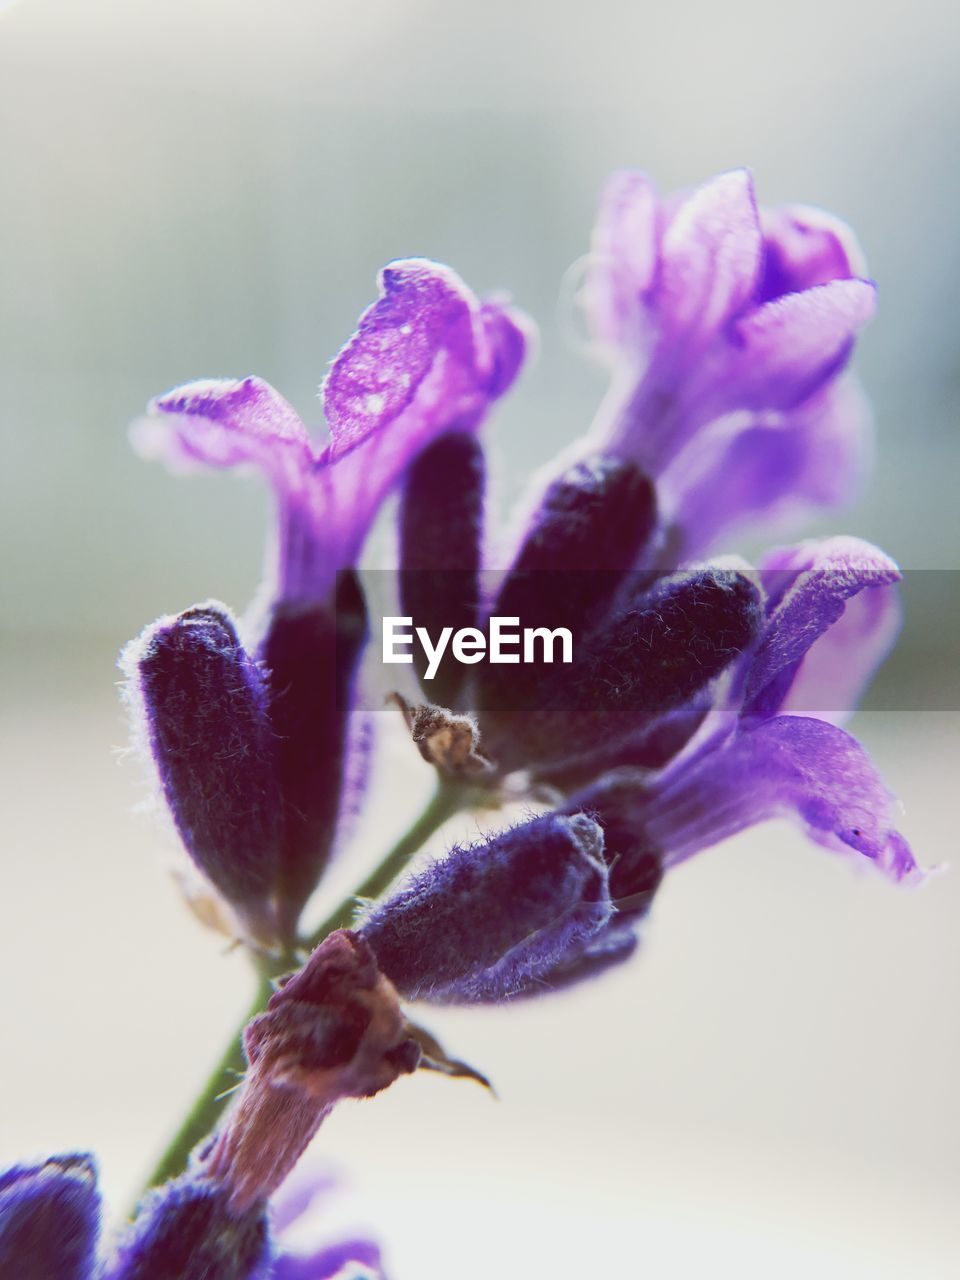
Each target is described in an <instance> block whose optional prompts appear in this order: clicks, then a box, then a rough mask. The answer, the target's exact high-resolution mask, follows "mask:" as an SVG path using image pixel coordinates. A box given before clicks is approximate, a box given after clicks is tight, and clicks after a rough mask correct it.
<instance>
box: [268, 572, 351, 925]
mask: <svg viewBox="0 0 960 1280" xmlns="http://www.w3.org/2000/svg"><path fill="white" fill-rule="evenodd" d="M366 637H367V618H366V605H365V602H364V598H363V592H362V590H361V588H360V584H359V581H358V579H357V576H356V574H355V573H354V572H352V571H349V572H344V573H341V574H339V575H338V577H337V590H336V600H335V608H333V609H330V608H328V607H325V606H324V607H305V606H301V605H286V604H280V605H278V606H276V608H275V609H274V611H273V614H272V616H271V618H270V621H269V624H268V626H267V629H266V634H265V636H264V639H263V641H262V643H261V645H260V647H259V649H258V656H259V658H260V661H261V662H262V664H263V666H264V667H265V668H266V670H267V672H268V673H269V674H268V685H269V694H268V697H269V704H268V705H269V716H270V726H271V730H272V732H273V735H274V741H275V751H276V761H277V764H276V768H277V777H278V780H279V791H280V802H281V805H282V813H281V815H280V817H279V825H280V835H279V867H278V873H277V897H278V900H279V910H280V913H281V919H282V920H283V921H284V923H285V929H284V932H285V933H287V934H290V933H292V931H293V928H294V926H295V924H296V921H297V918H298V917H299V915H300V912H301V910H302V908H303V905H304V903H305V902H306V900H307V899H308V898H309V897H310V895H311V893H313V891H314V889H315V888H316V887H317V883H318V881H319V880H320V877H321V875H322V874H323V871H324V868H325V867H326V865H327V862H328V860H329V858H330V854H331V852H332V849H333V842H334V837H335V834H336V826H337V817H338V814H339V810H340V803H341V793H342V788H343V780H344V765H345V760H346V749H347V721H348V717H349V712H350V703H351V690H352V685H353V678H354V674H355V671H356V666H357V660H358V658H359V655H360V652H361V650H362V648H363V645H364V642H365V641H366Z"/></svg>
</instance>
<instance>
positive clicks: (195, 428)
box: [131, 377, 312, 480]
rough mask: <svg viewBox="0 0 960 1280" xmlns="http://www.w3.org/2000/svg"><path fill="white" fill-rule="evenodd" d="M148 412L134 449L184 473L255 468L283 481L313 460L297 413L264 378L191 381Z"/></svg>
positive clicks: (152, 404)
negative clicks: (251, 465) (206, 468)
mask: <svg viewBox="0 0 960 1280" xmlns="http://www.w3.org/2000/svg"><path fill="white" fill-rule="evenodd" d="M147 413H148V415H149V416H148V417H146V418H143V419H141V420H140V421H139V422H136V423H135V424H134V426H133V429H132V433H131V434H132V438H133V443H134V446H135V447H136V449H137V450H138V452H140V453H141V454H142V455H143V456H145V457H149V458H159V459H160V460H162V461H164V462H166V463H167V464H168V465H170V466H172V467H174V468H175V469H178V470H193V469H195V468H197V467H201V466H209V467H233V466H238V465H241V464H244V463H254V464H256V465H258V466H261V467H263V468H264V470H266V471H267V472H268V473H269V474H270V475H272V476H273V477H274V478H275V479H276V480H280V479H281V478H282V477H283V476H285V475H289V474H290V472H291V470H296V469H298V468H301V467H303V466H306V465H307V463H308V461H309V459H310V457H311V456H312V450H311V446H310V438H309V436H308V435H307V431H306V428H305V427H304V425H303V423H302V422H301V421H300V418H299V417H298V416H297V413H296V411H295V410H294V409H293V407H292V406H291V405H290V404H288V402H287V401H286V400H284V398H283V396H281V395H280V393H279V392H278V391H275V390H274V388H273V387H271V386H270V384H269V383H268V382H264V381H263V379H262V378H252V377H251V378H244V379H242V380H240V381H233V380H230V379H227V378H223V379H214V378H211V379H204V380H201V381H198V382H188V383H187V384H186V385H185V386H182V387H176V388H175V389H174V390H173V391H168V392H167V393H166V394H165V395H162V396H158V397H157V398H156V399H155V400H152V401H151V402H150V404H149V405H148V406H147Z"/></svg>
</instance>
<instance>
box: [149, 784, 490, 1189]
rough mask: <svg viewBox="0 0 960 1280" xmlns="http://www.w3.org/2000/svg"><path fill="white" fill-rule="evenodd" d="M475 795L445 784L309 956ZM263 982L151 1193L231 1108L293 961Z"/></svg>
mask: <svg viewBox="0 0 960 1280" xmlns="http://www.w3.org/2000/svg"><path fill="white" fill-rule="evenodd" d="M471 798H472V797H471V791H470V790H469V789H468V788H465V787H464V786H462V785H461V784H458V783H453V782H449V781H444V780H442V779H441V781H440V783H439V784H438V786H437V790H436V791H435V793H434V795H433V798H432V800H431V801H430V803H429V804H428V805H427V807H426V808H425V809H424V811H423V813H422V814H421V815H420V817H419V818H418V819H417V821H416V822H415V823H414V824H413V826H412V827H411V828H410V830H409V831H407V832H406V834H405V835H403V836H401V838H400V840H398V842H397V843H396V844H395V845H394V847H393V848H392V849H391V850H390V852H389V853H388V854H387V856H386V857H385V858H384V859H383V861H382V862H381V863H379V864H378V866H377V867H376V868H375V869H374V870H373V871H372V872H371V873H370V875H368V876H367V878H366V880H364V881H363V883H362V884H361V885H359V886H358V888H357V890H356V892H354V893H352V894H351V895H350V897H349V898H346V899H345V900H344V901H343V902H341V904H340V905H339V907H337V909H336V911H334V912H333V913H332V914H331V915H330V916H329V918H328V919H327V920H325V921H324V923H323V924H322V925H321V926H320V928H319V929H317V930H316V932H314V933H313V934H311V936H310V937H309V939H307V940H306V941H305V943H304V945H305V946H306V947H308V948H309V949H310V950H311V951H312V950H313V948H314V947H316V946H317V945H318V944H319V943H321V942H322V941H323V939H324V938H325V937H326V936H327V934H328V933H332V932H333V931H334V929H343V928H345V927H346V926H347V925H349V924H350V923H351V921H352V920H353V916H354V912H355V911H356V906H357V900H358V899H362V898H379V897H380V895H381V894H382V893H384V892H385V891H386V890H387V889H389V887H390V885H391V884H392V883H393V882H394V880H396V878H397V876H398V875H399V874H400V872H401V871H402V870H403V869H404V867H405V866H406V865H407V863H408V862H409V861H410V859H411V858H412V857H413V855H414V854H415V853H416V852H417V851H418V850H419V849H420V848H421V846H422V845H423V843H424V841H426V840H427V839H429V837H430V836H432V835H433V833H434V832H435V831H436V830H437V829H438V828H439V827H441V826H442V825H443V823H444V822H446V820H447V819H448V818H450V817H452V816H453V815H454V814H455V813H456V812H457V811H458V810H459V809H461V808H463V807H464V806H465V805H466V804H467V803H469V801H470V799H471ZM257 967H258V972H259V975H260V981H259V984H258V987H257V994H256V997H255V998H254V1001H253V1004H252V1005H251V1006H250V1008H249V1010H248V1011H247V1013H245V1014H244V1016H243V1019H242V1021H241V1022H240V1025H239V1027H238V1028H237V1030H236V1031H235V1032H234V1034H233V1036H232V1037H231V1040H230V1043H229V1045H228V1047H227V1049H226V1051H225V1053H224V1055H223V1057H222V1058H221V1059H220V1061H219V1062H218V1063H217V1065H216V1067H215V1068H214V1071H213V1074H212V1075H211V1076H210V1078H209V1080H208V1081H207V1083H206V1085H205V1086H204V1088H203V1090H202V1092H201V1093H200V1095H199V1096H198V1097H197V1099H196V1101H195V1102H194V1104H193V1106H192V1107H191V1109H190V1112H189V1114H188V1115H187V1118H186V1119H185V1120H184V1122H183V1124H182V1125H181V1126H180V1128H179V1129H178V1131H177V1133H176V1134H175V1136H174V1138H173V1140H172V1141H171V1143H170V1145H169V1146H168V1147H167V1149H166V1151H165V1152H164V1153H163V1155H162V1156H161V1158H160V1160H159V1162H158V1164H157V1166H156V1168H155V1169H154V1171H153V1173H152V1174H151V1175H150V1179H149V1181H148V1182H147V1187H154V1186H157V1185H158V1184H159V1183H161V1182H166V1181H167V1179H168V1178H173V1177H176V1175H177V1174H178V1173H181V1172H182V1171H183V1170H184V1169H185V1168H186V1166H187V1159H188V1157H189V1155H190V1152H191V1151H192V1150H193V1149H194V1147H195V1146H196V1145H197V1143H198V1142H200V1141H201V1140H202V1139H203V1138H205V1137H206V1135H207V1134H208V1133H210V1132H211V1130H212V1129H213V1127H214V1125H215V1124H216V1122H217V1120H218V1118H219V1116H220V1113H221V1111H222V1110H223V1108H224V1106H225V1105H226V1102H227V1095H228V1094H229V1093H230V1092H231V1091H232V1089H233V1088H234V1086H235V1085H236V1084H237V1081H238V1080H239V1079H240V1077H241V1076H242V1075H243V1072H244V1069H245V1067H246V1062H245V1060H244V1056H243V1040H242V1036H243V1029H244V1027H245V1026H246V1025H247V1023H248V1022H249V1021H250V1019H251V1018H254V1017H256V1015H257V1014H258V1013H262V1012H263V1009H264V1007H265V1006H266V1003H267V1001H268V1000H269V999H270V996H271V994H272V992H273V979H274V978H276V977H279V975H280V974H281V973H284V972H286V971H288V970H289V969H290V968H291V962H290V957H289V956H284V957H282V958H281V959H280V960H278V961H276V962H274V963H272V964H271V963H269V962H266V963H265V962H264V961H263V960H262V959H259V960H258V961H257Z"/></svg>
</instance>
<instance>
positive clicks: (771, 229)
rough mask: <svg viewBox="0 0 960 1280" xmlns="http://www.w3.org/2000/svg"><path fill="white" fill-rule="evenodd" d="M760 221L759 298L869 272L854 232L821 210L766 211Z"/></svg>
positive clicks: (797, 207) (784, 208) (796, 207)
mask: <svg viewBox="0 0 960 1280" xmlns="http://www.w3.org/2000/svg"><path fill="white" fill-rule="evenodd" d="M760 223H761V226H762V228H763V243H764V250H765V254H764V264H763V278H762V280H761V283H760V288H759V291H758V298H757V300H758V301H759V302H769V301H770V300H771V299H772V298H779V297H781V296H782V295H783V294H785V293H798V292H800V291H801V290H803V289H811V288H813V286H814V285H818V284H826V283H827V282H828V281H829V280H847V279H849V278H850V277H851V276H865V275H866V274H867V264H866V259H865V258H864V255H863V250H862V249H861V248H860V245H859V244H858V242H857V239H856V236H855V235H854V234H853V231H852V230H851V229H850V227H848V226H847V224H846V223H845V222H842V221H841V220H840V219H839V218H835V217H834V216H833V215H832V214H829V213H826V212H825V211H824V210H823V209H813V208H810V207H808V206H806V205H785V206H782V207H780V208H778V209H762V210H761V211H760Z"/></svg>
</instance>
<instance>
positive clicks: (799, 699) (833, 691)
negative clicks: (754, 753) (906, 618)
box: [777, 584, 903, 724]
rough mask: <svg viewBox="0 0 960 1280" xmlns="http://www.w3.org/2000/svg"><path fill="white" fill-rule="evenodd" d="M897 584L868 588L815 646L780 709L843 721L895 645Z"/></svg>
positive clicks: (898, 617) (898, 623)
mask: <svg viewBox="0 0 960 1280" xmlns="http://www.w3.org/2000/svg"><path fill="white" fill-rule="evenodd" d="M902 612H903V611H902V609H901V605H900V596H899V592H898V589H897V586H896V584H892V585H889V586H879V587H869V588H868V589H867V590H866V591H862V592H861V593H860V594H859V595H857V596H855V597H852V598H851V599H850V600H848V601H847V604H846V607H845V608H844V611H843V613H842V614H841V615H840V617H839V618H838V619H837V621H836V622H835V623H834V624H833V625H832V626H831V627H830V628H829V630H827V631H826V632H824V634H823V635H822V636H820V637H819V639H818V640H817V641H816V642H815V643H814V644H813V645H812V646H811V647H810V649H809V650H808V651H807V653H806V656H805V657H804V658H803V659H802V661H801V662H800V664H799V666H798V667H797V668H796V673H795V674H794V676H793V679H792V682H791V683H790V686H789V688H788V690H787V693H786V696H785V697H784V699H783V702H782V704H781V705H780V706H779V707H778V708H777V710H778V712H782V713H784V714H787V715H814V716H816V717H817V718H818V719H820V720H829V721H831V722H832V723H834V724H842V723H843V722H844V721H845V720H847V719H848V718H849V717H850V715H851V714H852V713H853V711H854V710H855V709H856V706H857V703H858V702H859V701H860V698H861V697H862V695H863V692H864V690H865V689H866V688H867V686H868V685H869V683H870V681H871V680H872V678H873V675H874V673H875V671H876V670H877V668H878V667H880V665H881V664H882V663H883V662H884V661H885V659H886V658H887V657H888V655H889V653H890V650H891V649H892V648H893V646H894V644H895V643H896V640H897V636H898V635H899V634H900V627H901V624H902V621H903V618H902Z"/></svg>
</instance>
